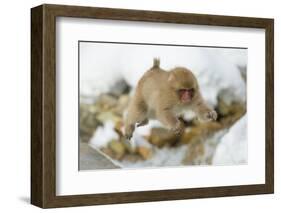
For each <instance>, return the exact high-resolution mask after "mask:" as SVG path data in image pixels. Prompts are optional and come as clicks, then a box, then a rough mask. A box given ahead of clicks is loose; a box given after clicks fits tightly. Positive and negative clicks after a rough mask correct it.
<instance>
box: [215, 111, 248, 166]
mask: <svg viewBox="0 0 281 213" xmlns="http://www.w3.org/2000/svg"><path fill="white" fill-rule="evenodd" d="M247 154H248V146H247V115H245V116H243V117H242V118H241V119H240V120H239V121H237V122H236V123H235V124H234V125H233V126H232V127H231V128H230V129H229V132H228V133H226V134H225V135H224V136H223V137H222V139H221V142H220V143H219V144H218V146H217V149H216V152H215V154H214V157H213V165H237V164H246V163H247Z"/></svg>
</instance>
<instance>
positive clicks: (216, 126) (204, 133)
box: [179, 121, 223, 144]
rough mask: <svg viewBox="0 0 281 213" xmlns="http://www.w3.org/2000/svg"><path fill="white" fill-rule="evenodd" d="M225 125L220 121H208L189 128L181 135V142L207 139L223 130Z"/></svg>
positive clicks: (187, 142)
mask: <svg viewBox="0 0 281 213" xmlns="http://www.w3.org/2000/svg"><path fill="white" fill-rule="evenodd" d="M222 128H223V126H222V125H221V124H220V123H218V122H214V121H212V122H206V123H201V124H198V126H195V127H191V128H187V129H186V130H185V131H184V132H183V134H182V135H181V137H180V140H179V141H180V143H182V144H189V143H196V142H198V141H201V140H204V139H206V138H207V137H208V136H211V135H212V134H214V133H215V132H217V131H219V130H221V129H222Z"/></svg>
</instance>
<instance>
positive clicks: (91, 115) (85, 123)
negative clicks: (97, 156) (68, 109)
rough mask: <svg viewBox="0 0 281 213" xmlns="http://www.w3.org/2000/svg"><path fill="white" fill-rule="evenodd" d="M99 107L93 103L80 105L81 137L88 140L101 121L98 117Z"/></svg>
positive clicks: (84, 140)
mask: <svg viewBox="0 0 281 213" xmlns="http://www.w3.org/2000/svg"><path fill="white" fill-rule="evenodd" d="M96 111H97V108H96V107H94V106H93V105H91V104H81V105H80V139H81V141H83V142H88V141H89V139H90V138H91V136H92V135H93V133H94V132H95V130H96V129H97V127H99V126H100V125H101V122H100V121H98V120H97V119H96Z"/></svg>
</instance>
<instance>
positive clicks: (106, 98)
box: [96, 94, 118, 110]
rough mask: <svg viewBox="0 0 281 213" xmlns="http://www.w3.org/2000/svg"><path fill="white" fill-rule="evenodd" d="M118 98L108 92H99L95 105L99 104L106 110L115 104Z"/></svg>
mask: <svg viewBox="0 0 281 213" xmlns="http://www.w3.org/2000/svg"><path fill="white" fill-rule="evenodd" d="M117 101H118V99H117V98H116V97H114V96H112V95H110V94H101V95H100V96H99V97H98V99H97V101H96V105H97V106H99V107H100V108H101V109H102V110H108V109H111V108H112V107H115V106H116V105H117Z"/></svg>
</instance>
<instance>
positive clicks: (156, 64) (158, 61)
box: [152, 58, 160, 68]
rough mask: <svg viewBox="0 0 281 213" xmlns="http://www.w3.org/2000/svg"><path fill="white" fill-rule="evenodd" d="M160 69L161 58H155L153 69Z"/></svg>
mask: <svg viewBox="0 0 281 213" xmlns="http://www.w3.org/2000/svg"><path fill="white" fill-rule="evenodd" d="M159 67H160V59H159V58H154V59H153V66H152V68H159Z"/></svg>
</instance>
